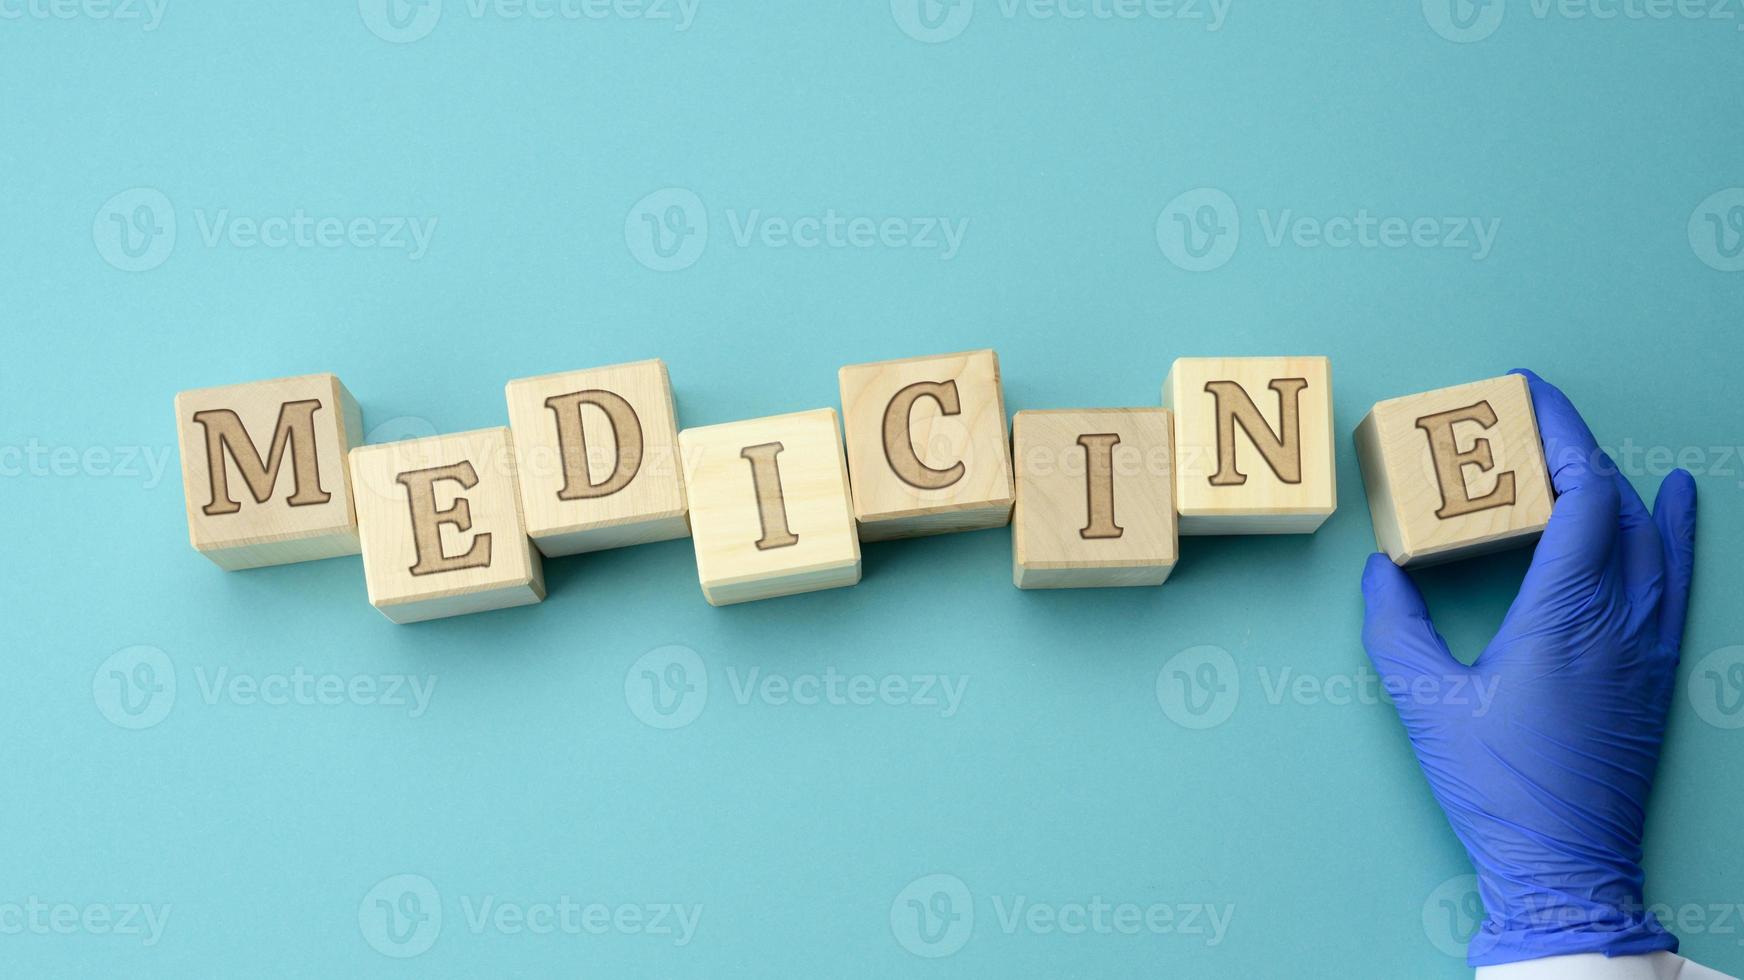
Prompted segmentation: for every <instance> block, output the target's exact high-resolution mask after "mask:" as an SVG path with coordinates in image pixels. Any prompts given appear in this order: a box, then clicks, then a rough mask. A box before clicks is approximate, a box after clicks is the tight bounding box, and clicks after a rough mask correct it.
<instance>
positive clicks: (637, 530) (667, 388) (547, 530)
mask: <svg viewBox="0 0 1744 980" xmlns="http://www.w3.org/2000/svg"><path fill="white" fill-rule="evenodd" d="M506 394H507V397H508V403H509V428H510V429H511V430H512V431H513V432H514V441H515V462H516V468H517V471H518V475H519V477H520V484H521V503H522V508H523V513H524V514H525V515H526V519H527V535H528V537H530V538H532V539H533V544H534V545H535V546H537V547H538V549H539V551H540V553H542V554H544V555H545V556H546V557H549V558H555V557H557V556H559V555H573V554H579V553H581V552H584V551H600V550H602V549H605V548H620V547H624V546H626V545H633V544H643V543H646V542H650V541H668V540H671V539H672V538H682V537H684V536H685V535H687V534H689V533H690V523H689V521H688V519H687V517H686V508H685V499H684V474H683V472H682V470H683V467H681V466H680V465H679V460H678V421H677V413H676V412H675V410H674V408H673V403H672V383H671V381H670V380H669V379H668V377H667V374H666V364H665V362H663V361H660V360H649V361H638V362H636V363H634V364H619V365H615V366H613V367H602V368H594V369H591V370H587V371H570V372H567V373H563V374H547V375H544V376H542V377H537V378H522V379H519V380H516V381H511V382H509V383H508V386H507V389H506Z"/></svg>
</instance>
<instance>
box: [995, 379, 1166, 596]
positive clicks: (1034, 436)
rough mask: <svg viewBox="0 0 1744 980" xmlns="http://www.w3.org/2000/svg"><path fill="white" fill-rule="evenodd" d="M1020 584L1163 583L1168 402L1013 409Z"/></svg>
mask: <svg viewBox="0 0 1744 980" xmlns="http://www.w3.org/2000/svg"><path fill="white" fill-rule="evenodd" d="M1011 432H1012V442H1013V447H1014V448H1013V453H1012V456H1013V460H1014V462H1015V464H1016V472H1017V511H1016V516H1014V517H1013V518H1012V522H1011V559H1012V580H1013V581H1014V582H1016V583H1017V587H1018V588H1020V589H1076V588H1086V587H1094V586H1115V585H1161V584H1162V583H1163V580H1164V579H1167V578H1168V577H1169V573H1170V572H1171V571H1173V570H1174V568H1175V559H1176V557H1177V550H1176V543H1177V542H1176V540H1175V491H1174V468H1175V467H1174V423H1173V420H1172V419H1171V417H1170V413H1169V410H1168V409H1166V408H1091V409H1079V410H1066V411H1040V412H1037V411H1028V412H1018V413H1017V417H1016V418H1015V419H1013V420H1012V423H1011Z"/></svg>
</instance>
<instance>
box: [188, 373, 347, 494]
mask: <svg viewBox="0 0 1744 980" xmlns="http://www.w3.org/2000/svg"><path fill="white" fill-rule="evenodd" d="M320 409H321V402H320V400H319V399H315V398H309V399H305V400H303V401H295V402H285V403H284V404H283V405H280V406H279V419H278V422H277V423H275V424H274V426H273V434H272V446H271V448H269V449H268V450H267V455H266V459H265V460H264V461H263V460H262V459H261V458H260V450H259V449H258V448H256V446H255V444H254V440H252V439H250V438H249V437H248V431H247V430H246V429H244V428H243V427H242V419H241V418H239V417H238V416H237V414H236V413H235V412H233V411H231V410H230V409H228V408H219V409H210V410H207V411H204V412H195V413H194V421H195V422H198V423H199V424H200V425H201V426H202V427H204V428H205V430H206V472H207V474H208V476H209V477H210V480H211V484H210V486H211V502H210V503H208V504H206V506H205V507H203V508H201V510H202V511H204V512H205V513H206V514H207V515H208V516H213V517H216V516H218V515H220V514H234V513H236V512H237V511H239V510H241V509H242V505H241V504H240V503H237V501H236V500H235V498H233V497H231V496H230V470H229V467H227V466H226V465H225V462H224V457H225V456H226V455H228V456H229V457H230V459H231V460H232V461H234V462H235V463H236V470H237V472H239V473H241V474H242V479H243V481H244V482H246V483H247V484H248V491H249V493H251V494H253V495H254V502H255V503H257V504H264V503H266V502H267V500H268V498H270V497H271V496H272V492H273V486H274V485H275V484H277V483H278V479H279V468H280V467H281V466H283V465H284V462H285V457H286V456H287V455H289V456H290V460H291V476H292V480H293V481H294V486H295V492H294V493H292V494H291V496H290V499H288V500H287V501H285V502H286V503H287V504H289V505H291V506H292V507H304V506H308V505H310V504H324V503H326V502H327V501H329V500H331V499H333V495H332V494H330V493H328V492H326V491H325V490H322V489H321V472H320V467H319V464H318V463H317V462H316V454H315V413H316V412H317V411H320Z"/></svg>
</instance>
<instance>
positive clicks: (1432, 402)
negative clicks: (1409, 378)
mask: <svg viewBox="0 0 1744 980" xmlns="http://www.w3.org/2000/svg"><path fill="white" fill-rule="evenodd" d="M1356 447H1357V459H1358V461H1359V462H1360V463H1361V464H1362V472H1363V484H1364V486H1365V488H1366V489H1367V491H1368V497H1369V515H1370V517H1371V518H1372V519H1373V520H1374V525H1375V541H1376V542H1377V543H1378V544H1379V545H1380V548H1381V550H1383V551H1385V552H1386V553H1387V554H1388V555H1389V556H1390V557H1391V558H1392V559H1393V561H1394V562H1396V563H1397V564H1399V565H1426V564H1432V563H1434V562H1439V561H1447V560H1450V559H1454V558H1462V557H1466V556H1469V555H1474V554H1481V553H1483V552H1486V551H1494V550H1497V549H1500V548H1505V547H1509V546H1511V545H1519V544H1528V543H1530V542H1532V541H1533V540H1535V539H1536V538H1537V537H1538V535H1539V533H1540V532H1542V531H1543V530H1544V528H1545V526H1546V525H1547V524H1548V523H1549V521H1550V511H1551V506H1552V504H1553V503H1554V495H1553V492H1552V490H1551V485H1550V475H1549V472H1548V471H1547V469H1546V467H1545V462H1544V445H1543V443H1542V442H1541V441H1540V438H1539V434H1538V419H1537V416H1536V415H1534V414H1533V411H1532V395H1531V392H1530V391H1529V390H1528V388H1527V386H1526V379H1525V378H1522V377H1520V376H1518V375H1507V376H1504V377H1500V378H1492V379H1490V380H1487V381H1477V382H1473V383H1471V384H1464V385H1456V386H1454V387H1452V388H1442V389H1440V390H1437V391H1430V392H1425V393H1423V394H1420V395H1408V396H1406V397H1403V398H1394V399H1390V400H1388V401H1384V402H1380V403H1379V404H1377V405H1375V407H1374V408H1373V409H1372V410H1371V411H1370V412H1369V414H1368V416H1367V417H1366V418H1364V419H1363V420H1362V423H1361V424H1360V425H1358V426H1357V430H1356Z"/></svg>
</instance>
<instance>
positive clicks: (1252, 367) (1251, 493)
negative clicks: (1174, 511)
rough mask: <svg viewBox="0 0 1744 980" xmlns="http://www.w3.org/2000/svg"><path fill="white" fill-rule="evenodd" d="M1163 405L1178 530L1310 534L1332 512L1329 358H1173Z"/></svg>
mask: <svg viewBox="0 0 1744 980" xmlns="http://www.w3.org/2000/svg"><path fill="white" fill-rule="evenodd" d="M1163 405H1164V406H1166V407H1168V408H1170V409H1173V410H1174V412H1175V504H1176V506H1177V507H1178V508H1180V514H1181V533H1182V534H1310V533H1313V532H1314V531H1315V530H1316V529H1318V528H1319V527H1320V525H1321V524H1324V523H1325V522H1326V519H1327V518H1328V517H1331V516H1332V512H1333V511H1334V510H1336V509H1337V508H1338V486H1337V470H1338V466H1337V463H1336V461H1335V453H1334V448H1333V436H1332V368H1331V365H1330V364H1329V363H1328V361H1327V359H1326V358H1324V357H1182V358H1178V359H1176V361H1175V363H1174V366H1173V367H1171V368H1170V369H1169V376H1168V378H1167V379H1165V380H1164V381H1163Z"/></svg>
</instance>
